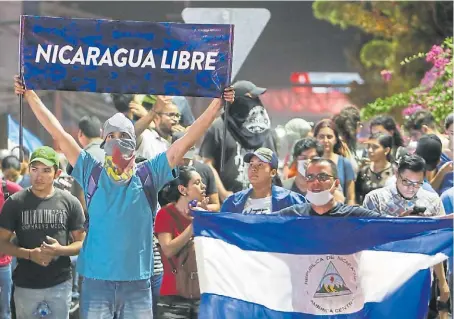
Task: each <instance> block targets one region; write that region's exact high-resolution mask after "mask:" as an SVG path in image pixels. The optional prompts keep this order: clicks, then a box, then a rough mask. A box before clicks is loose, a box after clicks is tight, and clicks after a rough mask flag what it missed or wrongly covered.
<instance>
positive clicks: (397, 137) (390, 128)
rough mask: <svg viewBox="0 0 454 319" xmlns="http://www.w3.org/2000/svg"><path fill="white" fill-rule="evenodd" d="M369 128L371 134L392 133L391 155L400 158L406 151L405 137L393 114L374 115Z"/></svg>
mask: <svg viewBox="0 0 454 319" xmlns="http://www.w3.org/2000/svg"><path fill="white" fill-rule="evenodd" d="M369 129H370V134H377V133H384V134H388V135H391V137H392V138H393V140H392V142H393V145H392V150H391V155H392V156H393V158H394V159H398V158H400V157H401V156H402V155H404V154H405V153H406V150H405V143H404V139H403V138H402V135H401V134H400V131H399V128H398V127H397V124H396V121H395V120H394V118H393V117H392V116H389V115H379V116H376V117H374V118H373V119H372V121H371V122H370V125H369Z"/></svg>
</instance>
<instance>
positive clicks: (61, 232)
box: [0, 146, 85, 319]
mask: <svg viewBox="0 0 454 319" xmlns="http://www.w3.org/2000/svg"><path fill="white" fill-rule="evenodd" d="M58 162H59V161H58V154H57V153H56V152H55V151H54V150H53V149H52V148H50V147H47V146H44V147H40V148H38V149H36V150H35V152H33V154H32V155H31V157H30V177H31V183H32V186H31V187H30V188H28V189H25V190H22V191H20V192H18V193H16V194H14V195H12V196H11V197H10V198H9V199H8V200H7V201H6V202H5V205H4V206H3V211H2V214H1V215H0V252H2V253H5V254H8V255H12V256H16V257H17V258H18V265H17V267H16V269H15V271H14V274H13V282H14V284H15V292H14V302H15V305H16V317H17V319H25V318H33V317H35V316H38V315H41V316H43V315H45V314H46V318H49V319H53V318H55V319H64V318H68V316H69V307H70V302H71V286H72V281H71V262H70V258H69V256H73V255H77V254H78V253H79V250H80V248H81V246H82V241H83V239H84V238H85V230H84V227H83V224H84V221H85V219H84V214H83V210H82V206H81V204H80V202H79V201H78V200H77V199H76V198H75V197H74V196H73V195H71V194H70V193H69V192H67V191H63V190H59V189H57V188H55V187H54V180H55V179H56V178H57V177H58V176H59V175H60V173H61V171H60V170H59V169H58ZM13 233H15V234H16V236H17V241H18V245H17V246H16V245H14V244H12V243H11V242H10V239H11V237H12V236H13ZM70 242H72V243H70Z"/></svg>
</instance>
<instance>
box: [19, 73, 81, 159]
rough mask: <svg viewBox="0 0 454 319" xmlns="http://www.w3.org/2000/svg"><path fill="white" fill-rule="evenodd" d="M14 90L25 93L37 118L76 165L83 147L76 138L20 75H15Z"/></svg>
mask: <svg viewBox="0 0 454 319" xmlns="http://www.w3.org/2000/svg"><path fill="white" fill-rule="evenodd" d="M14 90H15V92H16V94H23V95H24V97H25V99H26V100H27V102H28V104H29V105H30V108H31V109H32V111H33V113H35V116H36V118H37V119H38V121H39V122H40V123H41V125H42V126H44V128H45V129H46V131H47V132H49V134H50V135H51V136H52V138H53V139H54V140H55V141H57V143H58V145H59V146H60V148H61V150H62V152H63V154H65V156H66V158H67V159H68V161H69V163H70V164H71V166H73V167H74V166H75V165H76V162H77V158H78V157H79V154H80V152H81V150H82V149H81V148H80V147H79V145H78V144H77V142H76V140H75V139H74V138H73V137H72V136H71V135H70V134H69V133H67V132H66V131H65V130H64V129H63V126H62V125H61V124H60V122H59V121H58V120H57V118H56V117H55V116H54V115H53V114H52V113H51V112H50V111H49V110H48V109H47V108H46V106H45V105H44V104H43V102H42V101H41V99H40V98H39V97H38V95H36V93H35V92H34V91H32V90H26V89H25V88H24V85H23V84H22V82H21V80H20V79H19V77H18V76H15V77H14Z"/></svg>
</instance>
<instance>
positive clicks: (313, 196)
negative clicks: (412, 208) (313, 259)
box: [277, 157, 384, 217]
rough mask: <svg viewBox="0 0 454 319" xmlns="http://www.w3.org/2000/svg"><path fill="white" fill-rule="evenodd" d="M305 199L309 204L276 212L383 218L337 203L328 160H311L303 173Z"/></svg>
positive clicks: (333, 173)
mask: <svg viewBox="0 0 454 319" xmlns="http://www.w3.org/2000/svg"><path fill="white" fill-rule="evenodd" d="M305 173H306V174H305V179H306V184H307V192H306V199H307V200H308V201H309V202H310V204H298V205H293V206H291V207H288V208H285V209H282V210H280V211H279V212H277V213H278V214H280V215H283V216H326V217H384V216H383V215H381V214H380V213H377V212H374V211H371V210H368V209H365V208H362V207H359V206H348V205H345V204H342V203H339V202H337V201H336V200H335V198H334V192H335V191H336V189H337V188H338V187H339V184H340V181H339V178H338V175H337V168H336V164H334V162H332V161H331V160H329V159H323V158H319V157H316V158H313V159H312V160H311V161H310V162H309V164H308V165H307V168H306V172H305Z"/></svg>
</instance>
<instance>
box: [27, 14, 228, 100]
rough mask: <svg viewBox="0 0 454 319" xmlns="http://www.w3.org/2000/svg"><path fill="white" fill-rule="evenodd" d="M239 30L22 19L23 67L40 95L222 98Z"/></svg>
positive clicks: (29, 84)
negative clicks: (235, 33) (53, 92)
mask: <svg viewBox="0 0 454 319" xmlns="http://www.w3.org/2000/svg"><path fill="white" fill-rule="evenodd" d="M232 51H233V26H232V25H227V24H182V23H153V22H139V21H116V20H95V19H73V18H55V17H39V16H21V34H20V67H21V71H22V75H23V78H24V83H25V86H26V87H27V88H28V89H34V90H64V91H87V92H102V93H141V94H162V95H181V96H200V97H220V96H221V94H222V92H223V89H224V88H225V87H227V86H228V85H230V80H231V67H232Z"/></svg>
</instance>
